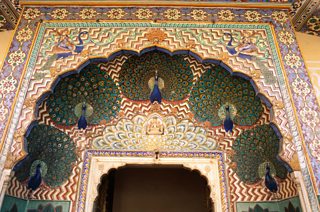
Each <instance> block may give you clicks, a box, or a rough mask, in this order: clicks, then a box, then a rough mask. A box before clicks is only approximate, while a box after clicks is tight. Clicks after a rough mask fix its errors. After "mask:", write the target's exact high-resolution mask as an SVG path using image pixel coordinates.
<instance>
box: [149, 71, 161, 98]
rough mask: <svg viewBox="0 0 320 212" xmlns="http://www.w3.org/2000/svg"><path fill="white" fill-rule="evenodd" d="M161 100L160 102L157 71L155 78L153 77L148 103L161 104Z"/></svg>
mask: <svg viewBox="0 0 320 212" xmlns="http://www.w3.org/2000/svg"><path fill="white" fill-rule="evenodd" d="M161 100H162V97H161V92H160V88H159V77H158V71H156V73H155V77H154V85H153V89H152V91H151V94H150V102H151V103H153V102H155V101H157V102H158V103H159V104H161Z"/></svg>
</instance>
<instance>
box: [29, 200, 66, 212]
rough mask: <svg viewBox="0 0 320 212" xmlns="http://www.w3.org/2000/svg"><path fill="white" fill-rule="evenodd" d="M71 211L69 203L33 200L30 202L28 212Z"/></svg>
mask: <svg viewBox="0 0 320 212" xmlns="http://www.w3.org/2000/svg"><path fill="white" fill-rule="evenodd" d="M69 209H70V202H69V201H45V200H32V201H30V202H29V204H28V207H27V212H37V211H52V212H53V211H54V212H67V211H69Z"/></svg>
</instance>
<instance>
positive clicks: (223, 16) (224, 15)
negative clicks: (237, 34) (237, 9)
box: [218, 10, 234, 21]
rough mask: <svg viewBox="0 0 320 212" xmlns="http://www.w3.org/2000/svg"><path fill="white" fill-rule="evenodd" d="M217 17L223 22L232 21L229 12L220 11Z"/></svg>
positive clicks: (232, 15) (231, 13) (231, 15)
mask: <svg viewBox="0 0 320 212" xmlns="http://www.w3.org/2000/svg"><path fill="white" fill-rule="evenodd" d="M218 17H219V19H221V20H224V21H231V20H233V19H234V14H233V12H231V11H230V10H221V11H220V12H218Z"/></svg>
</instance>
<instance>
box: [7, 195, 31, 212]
mask: <svg viewBox="0 0 320 212" xmlns="http://www.w3.org/2000/svg"><path fill="white" fill-rule="evenodd" d="M27 204H28V201H27V200H24V199H19V198H16V197H12V196H8V195H5V196H4V199H3V204H2V207H1V212H23V211H25V210H26V208H27Z"/></svg>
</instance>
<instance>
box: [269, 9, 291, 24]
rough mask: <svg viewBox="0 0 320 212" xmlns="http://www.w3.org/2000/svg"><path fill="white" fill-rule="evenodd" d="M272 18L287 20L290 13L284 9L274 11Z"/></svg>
mask: <svg viewBox="0 0 320 212" xmlns="http://www.w3.org/2000/svg"><path fill="white" fill-rule="evenodd" d="M272 18H273V19H275V20H277V21H279V22H285V21H287V20H288V15H287V13H285V12H283V11H275V12H273V13H272Z"/></svg>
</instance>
